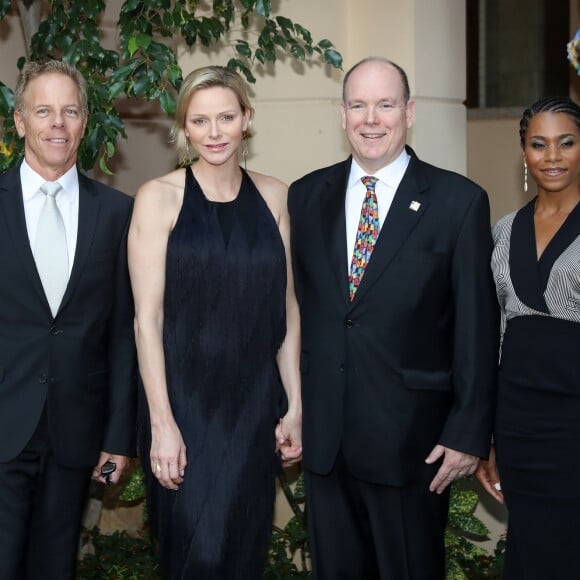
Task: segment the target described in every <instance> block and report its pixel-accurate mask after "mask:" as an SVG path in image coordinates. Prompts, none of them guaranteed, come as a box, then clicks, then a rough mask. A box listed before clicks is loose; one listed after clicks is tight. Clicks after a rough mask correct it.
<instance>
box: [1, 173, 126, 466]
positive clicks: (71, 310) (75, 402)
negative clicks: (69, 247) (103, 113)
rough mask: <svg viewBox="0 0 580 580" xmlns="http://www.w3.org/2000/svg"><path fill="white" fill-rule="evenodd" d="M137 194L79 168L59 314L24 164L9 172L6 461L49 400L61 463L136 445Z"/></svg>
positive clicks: (4, 197) (4, 281) (4, 207)
mask: <svg viewBox="0 0 580 580" xmlns="http://www.w3.org/2000/svg"><path fill="white" fill-rule="evenodd" d="M131 208H132V200H131V198H129V197H128V196H126V195H124V194H122V193H121V192H118V191H116V190H114V189H111V188H110V187H107V186H105V185H103V184H100V183H98V182H96V181H94V180H92V179H89V178H87V177H86V176H83V175H82V174H79V220H78V237H77V246H76V252H75V258H74V263H73V268H72V273H71V276H70V279H69V283H68V286H67V289H66V292H65V295H64V298H63V301H62V304H61V306H60V309H59V312H58V313H57V315H56V317H54V318H53V316H52V314H51V312H50V308H49V305H48V302H47V301H46V297H45V295H44V291H43V288H42V283H41V281H40V278H39V276H38V273H37V271H36V265H35V262H34V257H33V255H32V250H31V248H30V243H29V240H28V235H27V231H26V221H25V215H24V206H23V201H22V188H21V184H20V173H19V168H16V169H13V170H11V171H9V172H8V173H6V174H4V175H2V176H0V275H1V279H0V461H2V462H5V461H9V460H11V459H13V458H14V457H16V455H18V453H20V451H22V449H23V448H24V446H25V445H26V444H27V442H28V441H29V439H30V437H31V435H32V433H33V432H34V430H35V428H36V426H37V424H38V421H39V418H40V416H41V413H42V411H43V408H44V406H45V403H46V408H47V413H48V424H49V432H50V438H51V442H52V445H53V447H54V452H55V454H56V457H57V459H58V460H59V462H60V463H61V464H63V465H65V466H69V467H83V466H90V465H95V464H96V462H97V460H98V455H99V452H100V451H101V450H105V451H107V452H110V453H115V454H122V455H133V454H134V452H135V375H136V372H135V347H134V339H133V302H132V296H131V289H130V283H129V275H128V267H127V246H126V241H127V240H126V235H127V228H128V223H129V218H130V215H131Z"/></svg>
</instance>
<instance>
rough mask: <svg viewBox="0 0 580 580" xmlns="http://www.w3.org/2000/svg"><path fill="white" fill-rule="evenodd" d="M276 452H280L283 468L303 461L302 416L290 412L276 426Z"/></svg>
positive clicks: (295, 412)
mask: <svg viewBox="0 0 580 580" xmlns="http://www.w3.org/2000/svg"><path fill="white" fill-rule="evenodd" d="M276 451H278V452H280V458H281V460H282V466H283V467H290V466H291V465H294V464H296V463H298V462H299V461H300V460H301V459H302V414H301V413H299V412H297V411H288V413H286V415H284V417H282V418H281V419H280V421H279V423H278V425H277V426H276Z"/></svg>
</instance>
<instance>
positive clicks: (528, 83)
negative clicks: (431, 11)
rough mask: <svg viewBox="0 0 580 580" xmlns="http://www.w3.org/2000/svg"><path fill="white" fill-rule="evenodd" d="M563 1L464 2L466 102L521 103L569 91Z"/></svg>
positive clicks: (566, 11) (567, 31)
mask: <svg viewBox="0 0 580 580" xmlns="http://www.w3.org/2000/svg"><path fill="white" fill-rule="evenodd" d="M569 35H570V6H569V2H566V1H564V0H467V103H466V104H467V106H468V107H470V108H495V107H520V108H521V107H525V106H528V105H529V104H531V103H532V102H534V101H536V100H537V99H539V98H540V97H543V96H548V95H567V94H568V93H569V74H570V71H569V69H570V65H569V63H568V61H567V60H566V43H567V42H568V40H569V38H568V37H569Z"/></svg>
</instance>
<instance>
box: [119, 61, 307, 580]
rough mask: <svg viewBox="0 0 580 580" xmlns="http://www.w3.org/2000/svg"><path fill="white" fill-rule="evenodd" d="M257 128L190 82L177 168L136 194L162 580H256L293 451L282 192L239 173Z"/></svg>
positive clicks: (149, 471) (295, 348) (241, 104)
mask: <svg viewBox="0 0 580 580" xmlns="http://www.w3.org/2000/svg"><path fill="white" fill-rule="evenodd" d="M252 114H253V109H252V107H251V105H250V104H249V101H248V97H247V94H246V88H245V85H244V82H243V81H242V79H241V78H240V76H239V75H238V74H237V73H235V72H233V71H230V70H228V69H226V68H223V67H216V66H211V67H204V68H201V69H198V70H196V71H194V72H192V73H191V74H190V75H189V76H188V77H187V78H186V79H185V80H184V82H183V85H182V87H181V90H180V93H179V96H178V100H177V112H176V119H175V125H174V128H173V137H174V140H175V142H176V145H177V150H178V152H179V153H180V156H181V158H182V160H183V161H186V167H185V168H182V169H178V170H176V171H173V172H171V173H169V174H168V175H165V176H163V177H159V178H157V179H153V180H152V181H149V182H147V183H145V184H144V185H143V186H142V187H141V188H140V189H139V191H138V193H137V197H136V201H135V208H134V213H133V219H132V223H131V229H130V233H129V266H130V273H131V280H132V285H133V291H134V297H135V312H136V316H135V334H136V341H137V352H138V357H139V370H140V375H141V381H142V389H141V400H140V413H139V432H140V455H141V462H142V464H143V468H144V469H145V473H146V482H147V490H148V508H149V518H150V522H151V526H152V530H153V533H154V536H155V539H156V541H157V546H158V550H159V556H160V562H161V568H162V571H163V573H164V574H165V575H166V577H167V578H169V579H171V580H181V579H184V580H185V579H187V580H190V579H195V580H217V579H220V580H235V579H239V580H254V579H257V578H260V577H261V572H262V568H263V565H264V558H265V554H266V549H267V545H268V540H269V537H270V533H271V527H272V515H273V506H274V491H275V468H276V464H275V462H276V461H277V458H276V450H278V451H279V452H280V454H281V456H282V460H283V462H285V463H292V462H295V461H297V460H298V459H299V458H300V455H301V451H302V449H301V435H300V423H301V405H300V377H299V364H298V360H299V314H298V305H297V302H296V298H295V296H294V290H293V282H292V272H291V268H290V267H289V265H290V258H289V218H288V213H287V210H286V193H287V189H286V186H285V185H284V184H282V183H281V182H280V181H278V180H277V179H274V178H272V177H268V176H266V175H261V174H258V173H255V172H246V171H244V170H242V169H241V168H240V166H239V163H238V150H239V148H240V144H241V142H242V140H243V139H244V138H245V137H247V136H248V126H249V123H250V120H251V118H252ZM193 156H195V157H197V160H196V161H195V162H191V158H192V157H193ZM282 387H283V388H284V390H285V392H286V398H287V411H286V412H285V414H284V416H283V417H282V419H280V420H279V417H280V407H281V405H280V401H281V395H283V392H282Z"/></svg>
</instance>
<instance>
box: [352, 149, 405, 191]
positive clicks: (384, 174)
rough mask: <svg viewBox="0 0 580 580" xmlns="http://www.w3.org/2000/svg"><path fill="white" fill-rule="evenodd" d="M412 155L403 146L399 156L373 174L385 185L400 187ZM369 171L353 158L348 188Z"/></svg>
mask: <svg viewBox="0 0 580 580" xmlns="http://www.w3.org/2000/svg"><path fill="white" fill-rule="evenodd" d="M410 159H411V156H410V155H409V154H408V153H407V150H406V149H405V148H403V150H402V151H401V153H400V154H399V156H398V157H397V158H396V159H395V160H394V161H393V162H391V163H389V164H388V165H386V166H385V167H381V168H380V169H379V170H378V171H376V172H375V173H373V175H374V176H375V177H376V178H377V179H378V180H379V181H381V182H382V183H384V184H385V185H388V186H391V187H394V188H395V189H396V188H397V187H399V183H401V180H402V179H403V175H404V173H405V171H406V170H407V166H408V165H409V161H410ZM365 175H368V173H367V172H366V171H365V170H364V169H363V168H362V167H361V166H360V165H359V164H358V163H357V162H356V160H355V159H354V158H353V159H352V163H351V166H350V174H349V177H348V188H349V189H350V188H351V187H352V186H353V185H354V184H355V183H356V182H357V181H358V180H360V179H361V178H362V177H364V176H365Z"/></svg>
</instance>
